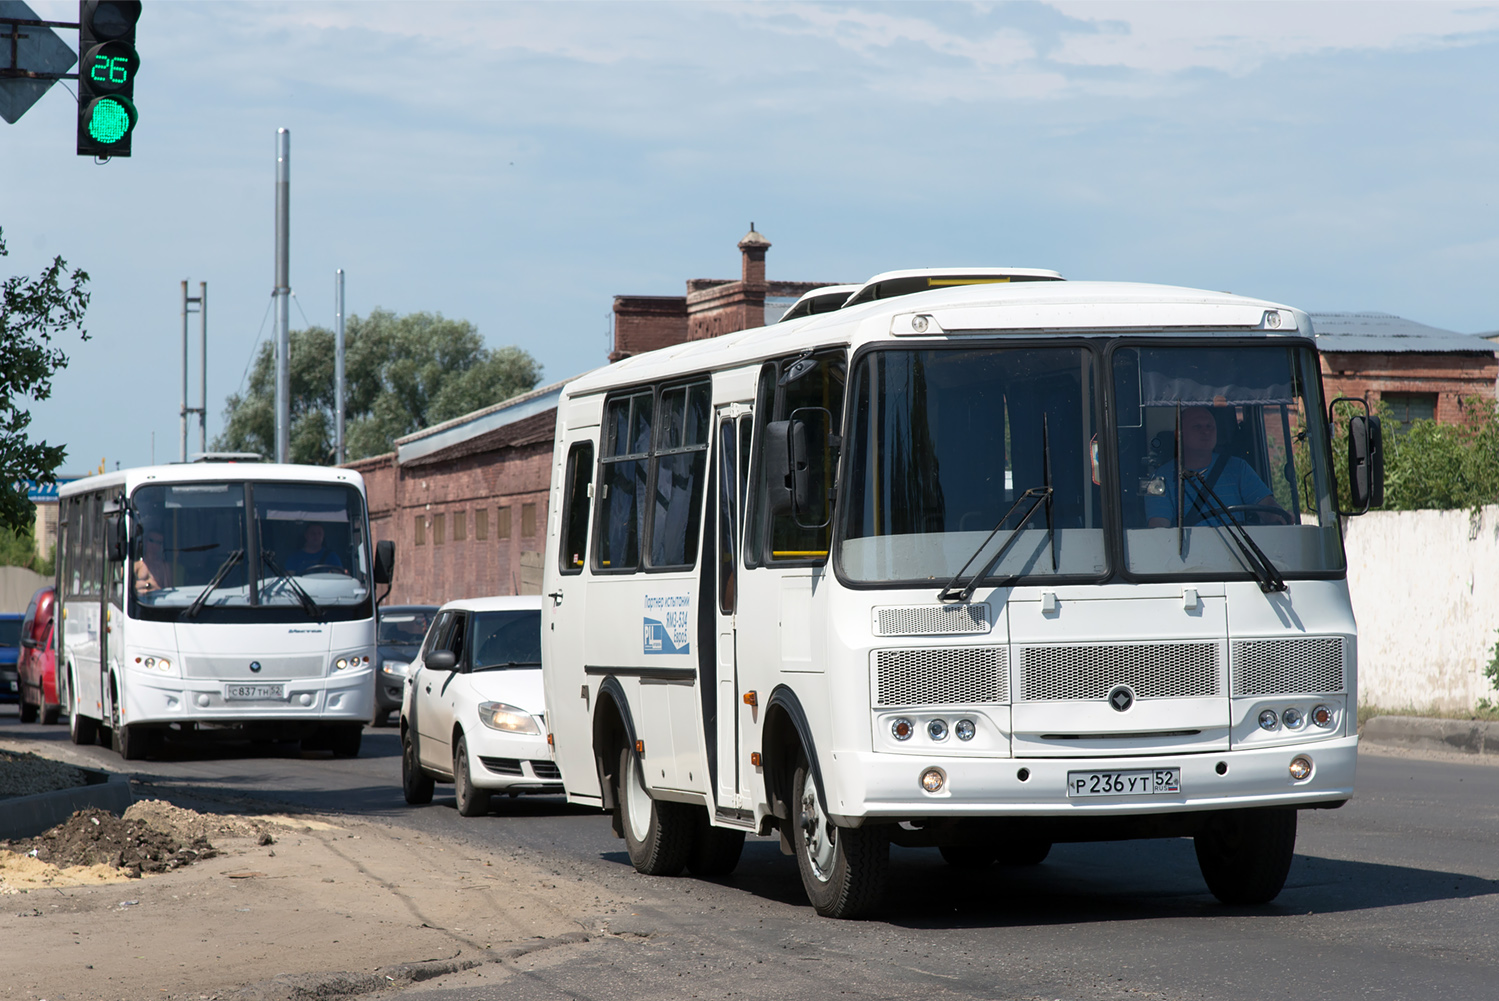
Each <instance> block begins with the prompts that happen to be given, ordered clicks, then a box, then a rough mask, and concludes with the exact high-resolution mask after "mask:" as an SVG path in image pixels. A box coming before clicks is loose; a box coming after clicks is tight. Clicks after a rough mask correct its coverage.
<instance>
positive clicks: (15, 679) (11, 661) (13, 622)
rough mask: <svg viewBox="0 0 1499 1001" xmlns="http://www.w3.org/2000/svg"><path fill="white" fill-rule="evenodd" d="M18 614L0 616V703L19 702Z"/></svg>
mask: <svg viewBox="0 0 1499 1001" xmlns="http://www.w3.org/2000/svg"><path fill="white" fill-rule="evenodd" d="M24 618H25V616H24V615H22V614H21V613H19V612H7V613H3V614H0V702H19V701H21V676H20V673H19V672H18V671H17V669H16V661H18V660H19V659H20V658H21V620H22V619H24Z"/></svg>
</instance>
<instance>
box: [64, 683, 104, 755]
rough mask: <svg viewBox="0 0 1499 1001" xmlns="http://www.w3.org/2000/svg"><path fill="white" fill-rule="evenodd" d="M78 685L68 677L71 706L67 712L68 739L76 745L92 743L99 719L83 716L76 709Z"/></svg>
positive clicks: (97, 729)
mask: <svg viewBox="0 0 1499 1001" xmlns="http://www.w3.org/2000/svg"><path fill="white" fill-rule="evenodd" d="M77 691H78V686H77V685H75V684H73V679H72V678H69V679H68V701H69V702H70V703H72V708H71V709H70V710H69V712H68V739H69V740H71V741H72V742H73V743H75V744H78V745H80V746H81V745H84V744H92V743H93V742H94V741H95V740H97V739H98V737H99V721H98V720H96V719H94V718H93V717H92V716H85V715H83V713H81V712H80V711H79V710H78V696H77V694H76V693H77Z"/></svg>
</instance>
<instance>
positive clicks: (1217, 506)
mask: <svg viewBox="0 0 1499 1001" xmlns="http://www.w3.org/2000/svg"><path fill="white" fill-rule="evenodd" d="M1182 480H1183V481H1185V480H1195V481H1196V482H1195V483H1194V484H1193V485H1194V486H1195V487H1196V488H1197V490H1196V496H1195V497H1193V498H1192V507H1193V508H1194V509H1195V510H1196V511H1197V514H1198V516H1199V521H1200V522H1201V523H1202V524H1204V525H1206V524H1207V519H1208V518H1216V519H1217V520H1218V522H1219V524H1218V525H1215V526H1213V527H1215V528H1216V527H1221V528H1223V529H1224V530H1226V531H1227V532H1228V537H1229V538H1230V539H1232V540H1233V541H1234V545H1235V546H1237V547H1238V549H1239V553H1240V555H1241V556H1242V557H1243V560H1244V562H1245V563H1247V564H1248V565H1249V570H1250V572H1251V573H1253V574H1254V579H1255V580H1256V581H1258V582H1259V585H1260V590H1261V591H1265V592H1267V593H1268V592H1270V591H1284V590H1285V589H1286V579H1285V578H1284V577H1282V576H1281V573H1280V570H1279V569H1278V568H1277V567H1276V565H1275V564H1274V563H1273V562H1272V561H1271V560H1270V557H1268V556H1266V555H1265V551H1264V550H1263V549H1261V548H1260V547H1259V546H1257V545H1255V542H1254V539H1253V538H1251V537H1250V535H1249V531H1248V529H1246V528H1245V527H1244V526H1243V525H1241V524H1239V521H1238V519H1237V518H1235V517H1234V515H1233V512H1232V511H1230V510H1229V509H1228V505H1227V504H1225V503H1223V498H1222V497H1219V496H1218V493H1217V491H1215V490H1214V489H1213V488H1212V487H1210V486H1208V481H1207V477H1206V476H1204V475H1202V473H1200V472H1199V471H1197V470H1195V469H1193V470H1189V471H1188V472H1187V473H1186V474H1185V475H1184V476H1183V477H1182ZM1178 521H1180V522H1185V521H1186V519H1185V518H1180V519H1178Z"/></svg>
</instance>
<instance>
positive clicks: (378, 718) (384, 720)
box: [373, 709, 390, 726]
mask: <svg viewBox="0 0 1499 1001" xmlns="http://www.w3.org/2000/svg"><path fill="white" fill-rule="evenodd" d="M373 722H374V725H375V726H390V710H389V709H381V710H379V711H378V712H376V713H375V718H374V720H373Z"/></svg>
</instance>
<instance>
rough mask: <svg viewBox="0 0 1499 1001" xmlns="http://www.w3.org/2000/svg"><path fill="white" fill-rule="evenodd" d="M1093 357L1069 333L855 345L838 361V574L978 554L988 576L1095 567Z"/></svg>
mask: <svg viewBox="0 0 1499 1001" xmlns="http://www.w3.org/2000/svg"><path fill="white" fill-rule="evenodd" d="M1095 364H1096V363H1095V357H1094V353H1093V351H1092V350H1091V349H1090V348H1088V347H1086V346H1083V345H1077V344H1073V345H1066V346H1057V347H1017V348H992V347H983V348H956V349H954V348H922V349H917V350H882V351H873V352H870V353H869V354H867V355H865V356H864V357H863V359H862V360H860V361H859V362H857V363H856V364H855V366H854V371H853V372H852V373H851V376H852V382H853V383H854V390H853V405H852V407H851V409H850V411H849V428H848V432H849V434H848V437H849V439H850V443H849V448H850V452H849V462H848V464H847V473H846V476H845V480H846V488H845V491H844V497H843V499H842V521H843V524H842V533H841V534H842V541H841V545H840V547H839V559H840V564H841V568H842V572H843V574H844V575H845V576H846V577H847V578H849V579H851V580H855V581H870V582H874V581H891V582H893V581H918V580H919V581H937V580H940V581H943V582H946V581H947V580H948V579H949V578H951V577H953V575H954V574H956V573H958V571H959V570H960V569H962V568H963V567H964V566H965V564H969V565H970V567H971V569H972V571H973V572H978V571H980V570H982V568H983V566H984V565H985V564H986V563H988V562H991V561H992V562H993V568H992V570H991V571H990V576H991V577H1002V578H1021V577H1049V578H1055V577H1059V576H1073V577H1076V576H1084V577H1090V578H1097V577H1099V576H1101V575H1102V574H1104V573H1105V572H1106V570H1107V559H1106V556H1105V547H1104V529H1103V514H1102V504H1101V503H1100V492H1099V486H1098V483H1099V480H1098V476H1097V468H1098V467H1097V465H1096V459H1095V458H1094V457H1095V456H1096V451H1095V449H1094V447H1093V445H1094V443H1095V442H1096V441H1097V437H1098V431H1099V422H1098V411H1097V405H1096V403H1095V397H1096V395H1097V393H1096V387H1095V375H1094V370H1095ZM1028 491H1029V492H1030V496H1029V497H1027V496H1026V494H1027V492H1028ZM1037 501H1039V503H1037ZM1017 502H1019V503H1017ZM996 528H997V529H999V531H998V532H995V529H996ZM986 540H987V541H986ZM996 557H997V559H996ZM970 561H971V562H970Z"/></svg>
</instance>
